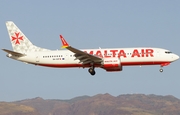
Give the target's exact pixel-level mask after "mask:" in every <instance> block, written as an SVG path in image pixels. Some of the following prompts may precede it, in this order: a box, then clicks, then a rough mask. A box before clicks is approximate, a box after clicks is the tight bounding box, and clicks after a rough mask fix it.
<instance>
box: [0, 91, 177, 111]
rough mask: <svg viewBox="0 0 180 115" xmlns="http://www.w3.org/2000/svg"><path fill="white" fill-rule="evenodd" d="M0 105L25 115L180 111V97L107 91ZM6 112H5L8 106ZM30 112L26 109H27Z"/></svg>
mask: <svg viewBox="0 0 180 115" xmlns="http://www.w3.org/2000/svg"><path fill="white" fill-rule="evenodd" d="M2 103H6V104H14V106H15V107H16V108H18V107H19V108H18V109H17V110H18V111H14V110H12V109H11V108H12V105H9V106H5V105H2V106H0V111H4V112H2V113H3V114H2V113H0V115H9V114H10V113H11V114H14V113H13V112H16V114H17V113H18V112H19V113H20V114H19V115H21V114H22V112H24V111H26V113H25V115H62V114H63V115H85V114H86V115H162V114H163V115H172V114H173V115H180V100H179V99H178V98H176V97H174V96H171V95H167V96H161V95H154V94H150V95H145V94H123V95H119V96H112V95H110V94H108V93H106V94H97V95H94V96H86V95H85V96H79V97H75V98H72V99H69V100H60V99H43V98H41V97H36V98H32V99H24V100H20V101H15V102H0V105H1V104H2ZM3 107H4V108H8V107H9V108H10V109H8V110H11V111H8V112H9V113H7V109H3ZM28 112H29V113H28Z"/></svg>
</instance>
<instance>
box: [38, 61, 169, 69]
mask: <svg viewBox="0 0 180 115" xmlns="http://www.w3.org/2000/svg"><path fill="white" fill-rule="evenodd" d="M167 63H170V62H164V61H163V62H162V61H157V62H122V63H121V66H140V65H163V64H167ZM36 65H39V66H45V67H54V68H70V67H90V66H91V65H90V64H86V65H82V64H36ZM94 66H95V67H102V65H100V64H96V65H94Z"/></svg>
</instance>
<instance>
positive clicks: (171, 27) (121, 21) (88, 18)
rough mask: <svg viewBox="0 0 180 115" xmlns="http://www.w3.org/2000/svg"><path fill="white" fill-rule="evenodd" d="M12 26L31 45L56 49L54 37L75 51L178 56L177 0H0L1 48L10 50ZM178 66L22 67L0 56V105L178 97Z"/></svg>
mask: <svg viewBox="0 0 180 115" xmlns="http://www.w3.org/2000/svg"><path fill="white" fill-rule="evenodd" d="M8 20H11V21H13V22H14V23H15V24H16V25H17V26H18V27H19V28H20V29H21V30H22V31H23V33H24V34H25V35H26V36H27V37H28V38H29V39H30V40H31V42H33V44H35V45H37V46H40V47H43V48H49V49H59V48H60V47H61V42H60V40H59V34H62V35H63V36H64V37H65V39H66V40H67V41H68V42H69V44H71V45H72V46H74V47H76V48H99V47H101V48H113V47H140V46H147V47H160V48H165V49H169V50H171V51H172V52H174V53H176V54H178V55H180V50H179V43H180V1H179V0H172V1H170V0H158V1H157V0H113V1H109V0H99V1H97V0H91V1H84V0H75V1H73V0H71V1H66V0H54V1H48V0H38V1H37V0H30V1H27V0H26V1H25V0H18V1H13V0H0V33H1V42H0V46H1V48H7V49H12V47H11V44H10V39H9V36H8V33H7V29H6V26H5V22H6V21H8ZM179 65H180V61H176V62H175V63H172V64H171V65H170V66H167V67H164V72H163V73H160V72H159V68H160V67H159V66H144V67H138V66H136V67H124V68H123V71H122V72H114V73H107V72H106V71H104V70H102V69H96V75H95V76H94V77H92V76H91V75H90V74H89V73H88V69H82V68H80V69H79V68H72V69H54V68H46V67H39V66H34V65H27V64H24V63H22V62H18V61H15V60H12V59H8V58H7V57H6V53H5V52H3V51H0V101H15V100H22V99H27V98H34V97H42V98H44V99H70V98H73V97H76V96H81V95H89V96H92V95H96V94H99V93H109V94H111V95H113V96H117V95H120V94H131V93H143V94H156V95H174V96H176V97H178V98H180V91H179V88H180V76H179Z"/></svg>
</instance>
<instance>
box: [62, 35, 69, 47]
mask: <svg viewBox="0 0 180 115" xmlns="http://www.w3.org/2000/svg"><path fill="white" fill-rule="evenodd" d="M60 39H61V42H62V45H63V46H62V48H67V47H68V46H69V44H68V43H67V42H66V40H65V39H64V37H63V36H62V35H60Z"/></svg>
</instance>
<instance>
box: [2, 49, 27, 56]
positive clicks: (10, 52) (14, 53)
mask: <svg viewBox="0 0 180 115" xmlns="http://www.w3.org/2000/svg"><path fill="white" fill-rule="evenodd" d="M2 50H3V51H5V52H7V53H8V54H11V55H16V56H20V57H21V56H25V54H22V53H18V52H14V51H11V50H7V49H2Z"/></svg>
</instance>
